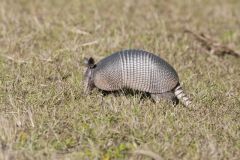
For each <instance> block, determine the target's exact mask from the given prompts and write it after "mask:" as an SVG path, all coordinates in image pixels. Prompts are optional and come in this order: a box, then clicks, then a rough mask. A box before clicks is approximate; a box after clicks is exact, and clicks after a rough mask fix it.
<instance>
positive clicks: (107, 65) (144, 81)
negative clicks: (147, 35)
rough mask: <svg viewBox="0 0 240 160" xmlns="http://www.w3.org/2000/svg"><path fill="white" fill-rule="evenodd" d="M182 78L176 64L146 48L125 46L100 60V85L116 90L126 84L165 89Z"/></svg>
mask: <svg viewBox="0 0 240 160" xmlns="http://www.w3.org/2000/svg"><path fill="white" fill-rule="evenodd" d="M178 82H179V78H178V75H177V73H176V71H175V70H174V68H173V67H172V66H171V65H170V64H168V63H167V62H166V61H164V60H163V59H161V58H160V57H158V56H156V55H154V54H152V53H149V52H146V51H142V50H133V49H132V50H123V51H120V52H116V53H113V54H112V55H110V56H108V57H106V58H104V59H102V60H101V61H99V62H98V63H97V64H96V68H95V69H94V84H95V86H96V87H98V88H100V89H102V90H106V91H114V90H120V89H124V88H130V89H134V90H139V91H144V92H149V93H163V92H167V91H170V90H172V89H173V88H174V87H176V85H177V84H178Z"/></svg>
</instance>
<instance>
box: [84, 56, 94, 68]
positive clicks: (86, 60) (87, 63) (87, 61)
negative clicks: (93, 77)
mask: <svg viewBox="0 0 240 160" xmlns="http://www.w3.org/2000/svg"><path fill="white" fill-rule="evenodd" d="M84 64H85V66H86V67H89V68H93V67H94V66H95V61H94V59H93V58H92V57H90V58H84Z"/></svg>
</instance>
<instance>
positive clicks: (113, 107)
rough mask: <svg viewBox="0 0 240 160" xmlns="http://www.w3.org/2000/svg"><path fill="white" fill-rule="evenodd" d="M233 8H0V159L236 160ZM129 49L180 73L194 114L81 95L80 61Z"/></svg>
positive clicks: (238, 123)
mask: <svg viewBox="0 0 240 160" xmlns="http://www.w3.org/2000/svg"><path fill="white" fill-rule="evenodd" d="M239 8H240V1H238V0H211V1H208V0H195V1H193V0H183V1H179V0H169V1H164V0H148V1H146V0H138V1H137V0H119V1H117V0H112V1H111V0H88V1H84V0H42V1H40V0H39V1H30V0H18V1H14V0H1V1H0V159H19V160H24V159H29V160H31V159H104V160H108V159H151V158H155V159H212V160H214V159H238V158H239V157H240V92H239V91H240V58H236V57H233V56H230V55H226V56H224V57H217V56H214V55H210V54H209V53H208V51H206V50H204V49H203V48H202V46H201V45H200V44H199V43H198V42H197V41H195V39H194V38H193V37H192V36H190V35H189V34H187V33H185V32H184V29H185V28H187V29H191V30H193V31H195V32H203V33H205V34H207V35H210V36H211V37H212V38H213V39H215V40H217V41H219V42H221V43H223V44H226V45H230V46H231V47H233V48H234V49H236V50H240V30H239V25H240V10H239ZM127 48H138V49H144V50H147V51H150V52H153V53H155V54H157V55H159V56H161V57H162V58H164V59H165V60H166V61H168V62H169V63H170V64H171V65H172V66H173V67H174V68H175V69H176V70H177V72H178V74H179V77H180V80H181V84H182V86H183V88H184V89H185V91H186V93H188V95H189V96H190V97H191V99H192V100H193V103H194V105H195V106H194V108H191V109H189V108H186V107H184V106H183V105H181V104H180V105H178V106H175V107H174V106H172V105H171V104H168V103H166V102H162V103H156V104H155V103H153V102H152V101H151V99H149V98H141V96H140V95H139V94H131V95H124V94H122V93H121V94H120V95H118V96H117V95H113V94H110V95H107V96H105V97H103V98H102V96H101V93H100V92H99V91H97V90H94V92H93V94H91V95H88V96H86V95H84V94H83V84H82V78H83V69H84V65H83V59H84V57H90V56H92V57H94V58H95V59H96V61H98V60H100V59H101V58H103V57H105V56H107V55H109V54H111V53H112V52H115V51H119V50H121V49H127Z"/></svg>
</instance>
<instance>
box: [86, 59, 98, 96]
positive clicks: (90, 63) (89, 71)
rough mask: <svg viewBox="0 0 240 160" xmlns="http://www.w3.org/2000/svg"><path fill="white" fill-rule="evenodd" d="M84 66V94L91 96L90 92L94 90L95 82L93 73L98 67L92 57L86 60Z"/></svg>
mask: <svg viewBox="0 0 240 160" xmlns="http://www.w3.org/2000/svg"><path fill="white" fill-rule="evenodd" d="M84 64H85V66H86V69H85V73H84V93H85V94H89V92H90V91H91V90H92V89H93V88H94V86H95V85H94V81H93V71H94V68H95V67H96V65H95V64H94V59H93V58H92V57H90V58H85V59H84Z"/></svg>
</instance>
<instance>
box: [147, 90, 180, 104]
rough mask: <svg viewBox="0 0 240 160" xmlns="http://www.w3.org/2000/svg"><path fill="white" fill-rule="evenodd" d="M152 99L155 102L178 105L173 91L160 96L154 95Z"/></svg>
mask: <svg viewBox="0 0 240 160" xmlns="http://www.w3.org/2000/svg"><path fill="white" fill-rule="evenodd" d="M151 97H152V99H153V100H154V101H155V102H159V101H168V102H172V103H173V104H178V99H177V97H176V96H175V94H174V92H172V91H170V92H164V93H159V94H155V93H152V94H151Z"/></svg>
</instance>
